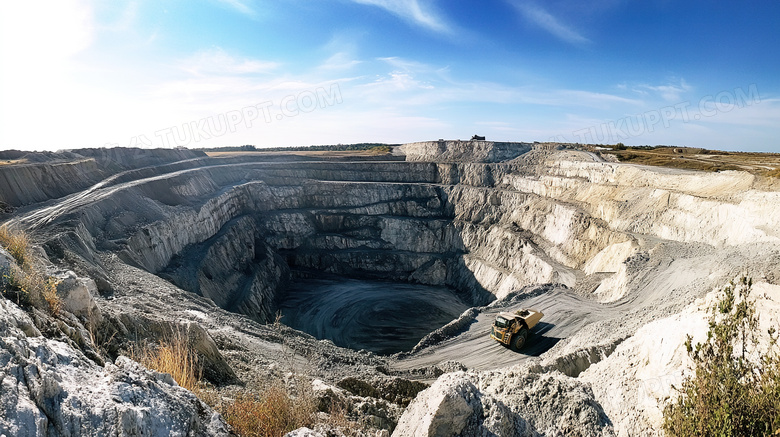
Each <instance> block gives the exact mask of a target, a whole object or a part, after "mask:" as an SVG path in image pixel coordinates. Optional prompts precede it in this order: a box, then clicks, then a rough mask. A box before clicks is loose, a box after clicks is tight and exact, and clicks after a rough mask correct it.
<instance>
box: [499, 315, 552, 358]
mask: <svg viewBox="0 0 780 437" xmlns="http://www.w3.org/2000/svg"><path fill="white" fill-rule="evenodd" d="M543 315H544V314H542V312H541V311H538V310H533V309H530V308H524V309H521V310H518V311H515V312H514V313H508V312H501V313H499V314H498V315H497V316H496V321H495V322H493V329H492V330H491V331H490V338H492V339H493V340H495V341H497V342H499V343H501V344H503V345H504V346H509V347H511V348H514V349H515V350H520V349H522V348H523V346H525V341H526V340H527V339H528V332H529V331H530V330H531V328H533V327H534V326H536V324H537V323H539V320H541V319H542V316H543Z"/></svg>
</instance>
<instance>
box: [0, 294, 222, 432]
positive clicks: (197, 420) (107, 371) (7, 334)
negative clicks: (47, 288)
mask: <svg viewBox="0 0 780 437" xmlns="http://www.w3.org/2000/svg"><path fill="white" fill-rule="evenodd" d="M33 326H34V324H33V322H32V320H31V319H30V317H29V316H28V315H27V314H26V313H25V312H23V311H21V310H20V309H19V308H18V307H17V306H16V305H15V304H13V303H11V302H10V301H8V300H6V299H0V375H2V376H1V377H0V387H1V388H2V389H1V390H0V408H2V414H0V434H3V435H8V436H20V437H21V436H74V437H75V436H83V435H149V436H169V435H172V436H188V435H224V436H227V435H228V429H227V426H226V425H225V423H224V422H223V421H222V419H221V417H220V416H219V415H218V414H216V413H215V412H213V411H212V410H211V409H210V408H209V407H208V406H206V405H205V404H203V403H202V402H201V401H200V400H198V398H196V397H195V396H194V395H193V394H192V393H190V392H189V391H187V390H184V389H183V388H180V387H178V386H177V385H176V383H175V382H174V381H173V379H172V378H171V377H170V375H168V374H159V373H156V372H151V371H149V370H146V369H145V368H143V367H142V366H140V365H139V364H138V363H136V362H134V361H131V360H129V359H127V358H124V357H121V358H119V359H118V360H117V361H116V363H115V364H110V363H109V364H106V366H105V367H103V366H99V365H97V364H96V363H94V362H93V361H91V360H90V359H88V358H87V357H86V356H84V354H83V353H81V352H80V351H79V350H77V349H74V348H73V347H71V346H70V345H68V344H67V343H64V342H61V341H57V340H51V339H47V338H44V337H42V336H41V335H40V332H36V330H35V329H34V328H32V327H33Z"/></svg>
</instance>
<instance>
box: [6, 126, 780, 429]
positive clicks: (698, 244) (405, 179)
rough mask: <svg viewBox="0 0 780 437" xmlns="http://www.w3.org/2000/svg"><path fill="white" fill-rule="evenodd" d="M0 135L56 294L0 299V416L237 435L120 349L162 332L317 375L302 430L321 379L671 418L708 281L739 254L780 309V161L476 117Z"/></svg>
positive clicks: (393, 413) (286, 372) (417, 413)
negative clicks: (655, 161)
mask: <svg viewBox="0 0 780 437" xmlns="http://www.w3.org/2000/svg"><path fill="white" fill-rule="evenodd" d="M2 153H5V154H6V155H2ZM8 153H10V152H0V159H2V161H1V162H0V164H3V165H0V210H2V217H1V218H2V221H3V222H4V223H5V226H6V227H7V229H20V230H24V231H25V232H26V233H27V235H29V237H30V238H31V240H32V243H33V244H32V249H31V250H32V252H33V253H34V255H35V257H36V259H38V260H39V265H38V268H39V269H40V270H42V271H44V272H45V274H46V275H47V276H50V277H54V278H57V280H58V285H57V290H56V293H57V296H59V299H60V300H61V308H60V309H59V311H58V312H54V313H53V314H52V312H46V311H42V310H40V309H38V308H35V307H31V306H29V305H24V302H22V299H21V298H20V297H19V296H20V294H19V293H17V294H16V295H13V293H5V294H4V298H3V299H0V334H1V335H0V434H4V435H6V436H44V435H45V436H80V435H166V436H167V435H181V436H183V435H230V433H231V432H232V431H231V429H230V427H229V425H228V424H227V423H226V421H225V420H224V418H223V416H221V415H220V414H218V413H217V412H216V411H215V410H213V409H212V408H211V407H210V406H209V405H207V404H206V403H204V402H203V401H201V400H200V399H199V398H198V397H196V396H195V395H194V394H193V393H191V392H190V391H188V390H185V389H184V388H181V387H180V386H179V385H178V384H177V383H176V382H175V381H174V380H173V379H172V378H171V376H170V375H168V374H165V373H158V372H156V371H152V370H149V369H147V368H146V367H144V366H142V365H141V364H139V363H137V362H135V361H133V360H132V359H130V358H128V357H129V356H131V354H130V353H129V351H131V350H133V347H134V345H137V344H142V343H148V344H156V343H158V342H160V341H162V340H164V339H165V338H166V336H169V335H170V334H171V333H172V332H180V333H184V335H185V337H186V338H187V341H188V342H189V344H190V345H191V346H192V347H193V348H194V350H195V352H196V354H197V359H198V363H199V365H200V366H201V369H202V378H203V381H204V382H205V383H206V384H208V385H209V386H211V387H213V388H214V390H216V391H217V392H218V393H221V394H222V395H223V396H225V397H230V396H231V393H234V392H235V390H236V389H237V388H242V387H263V386H264V384H266V383H267V381H271V380H274V381H283V382H284V383H286V384H298V389H299V391H300V390H304V391H310V392H311V393H313V396H314V398H315V399H316V400H317V405H319V407H318V408H320V410H321V412H320V413H318V414H317V415H316V416H315V419H314V422H313V423H312V424H311V428H312V429H313V431H308V430H305V429H300V430H297V431H295V432H294V433H293V434H294V435H323V436H324V435H339V434H338V433H339V432H340V431H339V430H338V428H336V427H334V426H333V425H329V423H332V422H329V421H328V416H329V415H330V412H329V411H330V410H328V409H327V406H328V405H332V404H333V403H339V405H342V406H344V407H343V414H344V415H345V417H347V418H348V419H349V420H351V421H352V422H353V423H357V424H359V427H360V430H358V431H355V430H353V432H355V433H357V434H353V435H371V436H374V435H377V436H379V435H384V436H388V435H393V436H448V435H464V436H473V435H497V436H577V435H579V436H612V435H616V436H638V435H663V431H662V420H663V419H662V411H663V406H664V402H665V400H666V399H667V398H668V397H669V396H672V395H674V390H673V388H672V385H678V384H679V383H680V382H681V381H682V378H683V377H684V375H685V374H686V372H689V370H687V369H689V365H690V362H689V358H688V356H687V354H686V349H685V346H684V342H685V339H686V335H687V334H690V335H692V336H693V338H694V340H695V341H702V340H703V339H704V338H706V333H707V328H708V322H707V320H708V319H707V318H708V315H709V313H708V308H709V305H710V304H711V302H712V301H713V296H714V295H715V293H716V292H717V290H720V289H721V288H722V287H723V286H724V285H725V284H727V283H728V282H729V281H730V280H733V279H734V278H737V277H739V276H741V275H748V276H750V277H752V278H753V279H754V282H755V285H754V287H753V288H754V293H753V294H754V296H755V299H756V305H757V308H758V314H759V316H760V320H761V323H762V324H765V325H767V326H772V325H773V324H774V325H778V322H779V320H778V318H780V285H778V284H780V277H779V276H778V272H780V270H778V265H780V184H777V183H775V182H774V180H773V179H770V178H764V177H761V176H757V175H754V174H750V173H748V172H743V171H723V172H713V173H708V172H698V171H688V170H678V169H669V168H661V167H644V166H638V165H630V164H622V163H617V162H612V161H614V159H610V157H609V156H605V155H607V154H606V153H600V152H598V151H595V152H594V151H586V150H583V149H578V148H577V147H574V146H567V145H559V144H539V143H533V144H531V143H500V142H490V141H432V142H419V143H411V144H404V145H402V146H396V147H393V150H392V153H390V154H388V155H383V156H335V157H333V156H328V155H327V154H325V155H313V154H312V155H305V154H303V155H300V154H299V155H295V154H285V153H276V154H271V153H248V154H235V155H229V154H228V155H220V156H207V155H206V154H205V153H203V152H197V151H190V150H145V149H81V150H73V151H68V152H57V153H31V154H28V155H25V156H21V155H20V156H15V155H14V156H11V155H9V154H8ZM605 158H606V159H605ZM13 255H14V254H13V253H11V251H10V250H9V251H6V250H0V269H2V270H3V272H4V276H7V275H6V274H5V272H11V271H16V270H14V269H17V270H18V269H19V268H21V267H20V266H15V264H18V263H19V260H18V259H17V258H16V257H14V256H13ZM521 308H534V309H536V310H538V311H541V312H542V313H544V317H543V318H542V319H541V320H540V321H539V322H538V323H536V324H535V326H534V327H533V329H531V330H530V331H531V332H530V334H529V335H528V338H527V341H526V343H525V345H524V346H523V348H522V349H521V350H519V351H518V350H514V349H513V348H510V347H506V346H505V345H502V344H501V343H499V342H498V341H495V340H493V339H491V338H490V333H491V327H492V325H493V323H494V321H495V320H496V316H497V315H498V314H500V313H508V312H510V313H511V312H514V311H517V310H519V309H521ZM301 384H306V387H303V388H302V387H300V385H301ZM328 433H330V434H328Z"/></svg>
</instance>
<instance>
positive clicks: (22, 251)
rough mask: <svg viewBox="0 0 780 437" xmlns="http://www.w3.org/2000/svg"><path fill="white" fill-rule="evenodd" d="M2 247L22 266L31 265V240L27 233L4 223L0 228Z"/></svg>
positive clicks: (0, 243)
mask: <svg viewBox="0 0 780 437" xmlns="http://www.w3.org/2000/svg"><path fill="white" fill-rule="evenodd" d="M0 245H2V246H3V247H4V248H5V250H7V251H8V253H10V254H11V256H12V257H14V259H15V260H16V262H17V263H19V265H20V266H25V265H28V264H30V262H31V259H30V238H29V237H28V236H27V233H26V232H24V231H22V230H21V229H16V228H13V227H11V226H9V225H8V224H7V223H4V224H3V225H2V226H0Z"/></svg>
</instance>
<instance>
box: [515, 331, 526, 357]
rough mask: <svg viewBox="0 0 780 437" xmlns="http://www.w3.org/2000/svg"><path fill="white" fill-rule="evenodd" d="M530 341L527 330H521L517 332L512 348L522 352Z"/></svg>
mask: <svg viewBox="0 0 780 437" xmlns="http://www.w3.org/2000/svg"><path fill="white" fill-rule="evenodd" d="M527 339H528V330H527V329H525V328H520V330H519V331H517V334H515V336H514V338H512V347H514V348H515V350H518V351H519V350H520V349H522V348H523V346H525V341H526V340H527Z"/></svg>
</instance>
